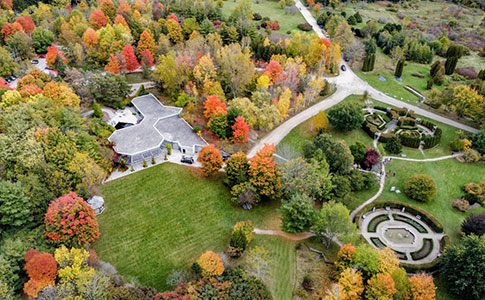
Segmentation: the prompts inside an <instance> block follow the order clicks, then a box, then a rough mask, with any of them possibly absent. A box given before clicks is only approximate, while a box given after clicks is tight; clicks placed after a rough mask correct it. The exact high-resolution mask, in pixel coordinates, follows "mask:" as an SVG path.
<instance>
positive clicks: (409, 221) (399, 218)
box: [392, 214, 429, 233]
mask: <svg viewBox="0 0 485 300" xmlns="http://www.w3.org/2000/svg"><path fill="white" fill-rule="evenodd" d="M392 216H393V217H394V220H397V221H400V222H403V223H406V224H408V225H410V226H412V227H413V228H414V229H416V230H417V231H418V232H419V233H429V232H428V230H426V228H424V227H423V226H421V225H419V224H418V225H419V226H420V227H422V230H420V229H419V228H418V226H416V224H414V223H413V222H414V220H413V219H411V218H409V217H406V216H403V215H400V214H392ZM396 216H397V218H396Z"/></svg>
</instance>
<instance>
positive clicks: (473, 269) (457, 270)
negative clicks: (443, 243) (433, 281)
mask: <svg viewBox="0 0 485 300" xmlns="http://www.w3.org/2000/svg"><path fill="white" fill-rule="evenodd" d="M484 257H485V235H482V236H481V237H478V236H476V235H471V236H468V237H464V238H463V239H462V241H461V243H460V244H453V245H451V246H448V247H446V249H445V251H444V252H443V255H442V256H441V258H440V265H441V269H440V274H441V275H442V276H443V278H445V280H446V282H447V283H448V286H449V288H450V290H451V291H452V292H454V293H456V294H457V295H459V296H461V297H462V299H472V300H480V299H483V295H485V285H484V284H483V283H484V282H485V260H484V259H483V258H484Z"/></svg>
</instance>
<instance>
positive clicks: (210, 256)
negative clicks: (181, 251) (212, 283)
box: [197, 250, 224, 277]
mask: <svg viewBox="0 0 485 300" xmlns="http://www.w3.org/2000/svg"><path fill="white" fill-rule="evenodd" d="M197 263H198V264H199V266H200V267H201V269H202V275H203V276H204V277H212V276H220V275H222V273H224V264H223V263H222V259H221V257H220V256H219V255H217V254H216V253H214V252H213V251H210V250H209V251H206V252H205V253H204V254H202V255H201V256H200V258H199V259H198V260H197Z"/></svg>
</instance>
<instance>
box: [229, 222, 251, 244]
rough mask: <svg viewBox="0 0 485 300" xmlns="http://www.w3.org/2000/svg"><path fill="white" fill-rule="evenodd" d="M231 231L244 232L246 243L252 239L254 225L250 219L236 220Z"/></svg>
mask: <svg viewBox="0 0 485 300" xmlns="http://www.w3.org/2000/svg"><path fill="white" fill-rule="evenodd" d="M233 231H241V232H242V233H244V235H245V236H246V240H247V242H248V244H249V243H251V241H252V240H253V239H254V232H253V231H254V225H253V222H251V221H242V222H237V223H236V225H234V228H233Z"/></svg>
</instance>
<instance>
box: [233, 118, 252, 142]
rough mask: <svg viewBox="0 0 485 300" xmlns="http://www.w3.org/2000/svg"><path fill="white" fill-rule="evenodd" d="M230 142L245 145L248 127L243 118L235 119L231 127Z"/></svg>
mask: <svg viewBox="0 0 485 300" xmlns="http://www.w3.org/2000/svg"><path fill="white" fill-rule="evenodd" d="M231 129H232V141H233V142H234V143H245V142H247V140H248V137H249V125H248V123H246V121H245V120H244V117H237V118H236V122H235V123H234V125H232V127H231Z"/></svg>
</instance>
